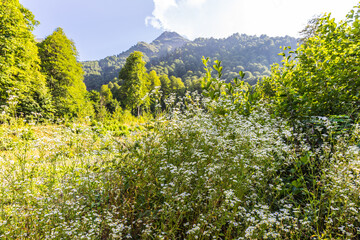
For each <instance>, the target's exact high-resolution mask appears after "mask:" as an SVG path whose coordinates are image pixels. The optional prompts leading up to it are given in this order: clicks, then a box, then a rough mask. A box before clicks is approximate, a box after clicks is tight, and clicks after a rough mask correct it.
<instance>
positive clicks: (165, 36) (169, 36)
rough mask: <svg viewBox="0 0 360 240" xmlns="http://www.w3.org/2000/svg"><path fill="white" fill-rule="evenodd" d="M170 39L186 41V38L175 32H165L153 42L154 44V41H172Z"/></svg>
mask: <svg viewBox="0 0 360 240" xmlns="http://www.w3.org/2000/svg"><path fill="white" fill-rule="evenodd" d="M172 39H182V40H184V41H188V40H187V39H186V38H184V37H182V36H181V35H180V34H178V33H177V32H170V31H165V32H163V33H162V34H161V35H160V36H159V37H158V38H156V39H155V40H154V42H155V41H164V40H165V41H167V40H172Z"/></svg>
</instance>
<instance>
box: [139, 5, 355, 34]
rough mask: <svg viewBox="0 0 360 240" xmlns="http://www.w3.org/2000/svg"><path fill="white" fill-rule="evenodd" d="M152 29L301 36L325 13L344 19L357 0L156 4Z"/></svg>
mask: <svg viewBox="0 0 360 240" xmlns="http://www.w3.org/2000/svg"><path fill="white" fill-rule="evenodd" d="M153 2H154V11H153V13H152V16H148V17H147V18H146V19H145V23H146V25H148V26H152V27H155V28H158V29H162V30H170V31H175V32H178V33H180V34H182V35H184V36H186V37H188V38H189V39H194V38H196V37H217V38H221V37H227V36H230V35H231V34H233V33H246V34H251V35H260V34H267V35H270V36H284V35H291V36H297V35H298V32H299V31H301V30H302V29H303V28H304V26H305V24H306V23H307V21H308V20H309V19H310V18H312V17H313V16H315V15H319V14H321V13H324V12H334V13H335V16H336V17H340V18H343V17H344V16H345V15H346V13H347V12H348V11H350V10H351V9H352V7H353V6H354V5H356V3H357V0H344V1H341V3H340V2H339V1H338V0H316V1H313V0H302V1H298V0H286V1H285V0H221V1H219V0H153Z"/></svg>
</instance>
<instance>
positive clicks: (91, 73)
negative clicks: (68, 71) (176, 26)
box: [82, 32, 189, 90]
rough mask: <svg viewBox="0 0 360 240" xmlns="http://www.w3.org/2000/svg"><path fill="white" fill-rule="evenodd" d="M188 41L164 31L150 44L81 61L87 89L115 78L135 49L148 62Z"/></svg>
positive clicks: (142, 43) (141, 44) (98, 88)
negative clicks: (101, 57) (95, 59)
mask: <svg viewBox="0 0 360 240" xmlns="http://www.w3.org/2000/svg"><path fill="white" fill-rule="evenodd" d="M188 41H189V40H187V39H185V38H183V37H181V36H180V35H179V34H177V33H175V32H164V33H162V34H161V35H160V36H159V37H158V38H157V39H155V40H154V41H153V42H152V43H150V44H148V43H145V42H139V43H137V44H136V45H135V46H133V47H131V48H130V49H128V50H127V51H125V52H122V53H120V54H118V55H116V56H115V55H114V56H109V57H106V58H104V59H101V60H99V61H86V62H83V63H82V64H83V69H84V71H85V84H86V86H87V89H88V90H100V88H101V86H102V85H104V84H108V83H109V82H110V81H113V80H114V79H116V78H117V77H118V74H119V71H120V70H121V68H122V67H123V66H124V64H125V62H126V58H128V57H129V55H130V54H131V53H133V52H135V51H138V52H142V53H143V55H144V60H145V61H147V62H148V61H149V60H150V59H152V58H157V57H160V56H164V55H166V54H167V53H169V52H171V51H173V50H174V49H176V48H178V47H181V46H183V45H184V44H186V43H187V42H188Z"/></svg>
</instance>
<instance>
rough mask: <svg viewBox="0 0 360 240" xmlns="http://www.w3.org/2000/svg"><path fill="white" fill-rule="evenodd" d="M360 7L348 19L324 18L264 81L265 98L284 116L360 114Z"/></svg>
mask: <svg viewBox="0 0 360 240" xmlns="http://www.w3.org/2000/svg"><path fill="white" fill-rule="evenodd" d="M359 16H360V14H359V6H358V7H356V8H355V9H354V10H353V11H351V13H350V14H349V15H348V16H347V18H346V20H345V21H341V22H339V23H336V22H335V20H334V19H333V18H331V16H330V15H325V16H323V17H320V18H319V19H318V20H317V22H316V28H314V33H312V35H311V36H309V38H307V39H306V44H303V45H301V46H300V47H299V48H298V49H297V50H296V51H295V52H293V54H292V55H289V56H286V55H285V54H284V56H285V57H284V60H283V66H282V67H280V66H277V67H274V68H273V70H272V76H271V77H270V78H267V79H265V80H264V81H263V82H262V83H261V87H262V92H263V94H264V97H265V98H268V99H270V100H272V103H273V106H274V109H275V111H276V112H278V113H279V114H280V115H283V116H286V117H290V118H295V117H296V118H298V117H300V118H301V117H308V116H331V115H343V114H346V115H349V116H351V117H356V116H358V110H359V106H360V95H359V94H360V78H359V76H360V75H359V70H360V51H359V49H360V20H359Z"/></svg>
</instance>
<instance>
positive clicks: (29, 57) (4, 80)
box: [0, 0, 52, 116]
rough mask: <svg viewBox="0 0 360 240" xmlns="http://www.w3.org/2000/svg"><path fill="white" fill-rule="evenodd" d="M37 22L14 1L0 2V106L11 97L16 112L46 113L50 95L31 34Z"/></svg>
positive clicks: (26, 113) (49, 103) (49, 108)
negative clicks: (14, 102)
mask: <svg viewBox="0 0 360 240" xmlns="http://www.w3.org/2000/svg"><path fill="white" fill-rule="evenodd" d="M37 24H38V22H37V21H35V19H34V16H33V14H32V13H31V12H30V11H29V10H27V9H26V8H24V7H23V6H22V5H21V4H20V3H19V1H18V0H6V1H1V2H0V106H3V105H5V106H6V105H7V104H8V103H9V102H8V101H9V99H10V97H11V98H13V99H15V101H16V102H17V104H16V112H17V113H18V114H20V113H23V114H25V115H31V114H32V113H41V114H42V115H43V116H44V115H46V116H48V115H47V114H48V113H49V112H51V111H52V108H51V101H50V100H51V98H50V95H49V94H48V90H47V87H46V82H45V77H44V76H43V74H41V72H40V66H39V64H40V60H39V57H38V48H37V46H36V42H35V38H34V36H33V34H32V30H33V29H34V26H36V25H37Z"/></svg>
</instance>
